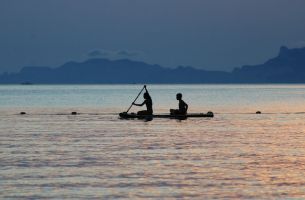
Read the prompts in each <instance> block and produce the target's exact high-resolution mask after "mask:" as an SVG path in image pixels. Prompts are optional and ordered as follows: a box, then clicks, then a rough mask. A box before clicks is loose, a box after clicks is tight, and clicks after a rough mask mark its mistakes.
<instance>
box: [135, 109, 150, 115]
mask: <svg viewBox="0 0 305 200" xmlns="http://www.w3.org/2000/svg"><path fill="white" fill-rule="evenodd" d="M137 114H138V115H152V113H150V112H148V111H147V110H141V111H139V112H138V113H137Z"/></svg>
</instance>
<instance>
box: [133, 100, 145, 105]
mask: <svg viewBox="0 0 305 200" xmlns="http://www.w3.org/2000/svg"><path fill="white" fill-rule="evenodd" d="M145 103H146V100H145V101H143V103H141V104H137V103H133V105H135V106H143V105H144V104H145Z"/></svg>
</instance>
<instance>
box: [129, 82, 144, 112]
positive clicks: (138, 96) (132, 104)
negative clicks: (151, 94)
mask: <svg viewBox="0 0 305 200" xmlns="http://www.w3.org/2000/svg"><path fill="white" fill-rule="evenodd" d="M145 87H146V85H144V86H143V88H142V90H141V91H140V93H139V94H138V96H137V97H136V98H135V100H134V101H133V102H132V104H131V105H130V107H129V108H128V110H127V111H126V113H128V111H129V110H130V108H131V107H132V106H133V104H134V102H136V100H137V99H138V98H139V96H140V94H141V93H142V92H143V90H144V88H145Z"/></svg>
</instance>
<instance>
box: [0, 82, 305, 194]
mask: <svg viewBox="0 0 305 200" xmlns="http://www.w3.org/2000/svg"><path fill="white" fill-rule="evenodd" d="M141 87H142V86H140V85H55V86H54V85H52V86H51V85H2V86H0V199H144V198H148V199H179V198H185V199H230V198H234V199H236V198H241V199H270V198H275V199H286V198H299V199H302V198H305V178H304V177H305V120H304V119H305V106H304V105H305V85H152V86H150V85H149V86H148V89H149V90H150V91H151V95H152V98H153V100H154V110H155V112H156V113H166V112H167V111H168V109H169V108H175V107H177V101H176V100H175V94H176V93H177V92H182V93H183V95H184V99H185V101H186V102H187V103H188V104H189V107H190V112H207V111H210V110H211V111H213V112H214V113H215V117H214V118H212V119H207V118H202V119H187V120H183V121H179V120H171V119H154V120H152V121H144V120H120V119H118V116H117V113H118V112H121V111H124V110H126V109H127V108H128V107H129V105H130V103H131V102H132V100H133V99H134V98H135V96H136V95H137V94H138V92H139V90H140V89H141ZM141 101H142V96H141V97H140V98H139V101H138V102H141ZM137 110H139V108H133V109H132V111H133V112H135V111H137ZM257 110H260V111H261V112H262V114H261V115H256V114H254V113H255V112H256V111H257ZM21 111H25V112H26V113H27V114H26V115H19V112H21ZM72 111H77V112H78V113H80V114H79V115H70V113H71V112H72Z"/></svg>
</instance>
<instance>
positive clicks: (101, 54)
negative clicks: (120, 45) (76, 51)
mask: <svg viewBox="0 0 305 200" xmlns="http://www.w3.org/2000/svg"><path fill="white" fill-rule="evenodd" d="M142 54H143V53H142V52H139V51H130V50H116V51H111V50H105V49H95V50H92V51H90V52H89V53H88V54H87V56H88V57H94V58H110V59H121V58H129V59H133V58H137V57H139V56H141V55H142Z"/></svg>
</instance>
